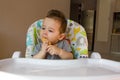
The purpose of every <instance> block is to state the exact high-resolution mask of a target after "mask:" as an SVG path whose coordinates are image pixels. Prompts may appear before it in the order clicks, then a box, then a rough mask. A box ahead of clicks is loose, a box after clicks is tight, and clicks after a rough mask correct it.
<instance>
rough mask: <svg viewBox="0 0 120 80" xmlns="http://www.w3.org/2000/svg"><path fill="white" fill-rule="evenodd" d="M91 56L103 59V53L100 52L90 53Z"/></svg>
mask: <svg viewBox="0 0 120 80" xmlns="http://www.w3.org/2000/svg"><path fill="white" fill-rule="evenodd" d="M90 58H93V59H101V55H100V53H99V52H92V54H91V55H90Z"/></svg>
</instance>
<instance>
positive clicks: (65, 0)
mask: <svg viewBox="0 0 120 80" xmlns="http://www.w3.org/2000/svg"><path fill="white" fill-rule="evenodd" d="M50 9H59V10H61V11H62V12H64V13H65V16H66V17H67V18H69V11H70V0H0V59H3V58H9V57H11V55H12V53H13V52H14V51H16V50H19V51H22V55H24V53H25V41H26V32H27V29H28V26H29V25H30V24H31V23H33V22H34V21H36V20H38V19H40V18H44V16H45V14H46V13H47V11H48V10H50Z"/></svg>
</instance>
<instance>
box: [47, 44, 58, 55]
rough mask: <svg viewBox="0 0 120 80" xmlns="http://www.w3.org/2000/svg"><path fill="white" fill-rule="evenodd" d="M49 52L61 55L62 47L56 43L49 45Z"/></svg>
mask: <svg viewBox="0 0 120 80" xmlns="http://www.w3.org/2000/svg"><path fill="white" fill-rule="evenodd" d="M47 52H49V53H50V54H51V55H54V54H55V55H59V53H60V48H58V47H57V46H54V45H48V47H47Z"/></svg>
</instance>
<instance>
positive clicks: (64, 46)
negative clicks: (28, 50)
mask: <svg viewBox="0 0 120 80" xmlns="http://www.w3.org/2000/svg"><path fill="white" fill-rule="evenodd" d="M57 47H59V48H61V49H63V50H65V51H67V52H72V49H71V46H70V44H69V43H68V41H67V40H62V41H59V42H58V43H57ZM41 48H42V42H41V41H40V42H39V44H37V45H36V46H35V49H34V52H33V54H31V56H33V55H35V54H37V53H38V52H39V51H40V50H41ZM46 59H61V58H60V57H59V56H58V55H54V56H52V55H50V54H49V53H47V54H46Z"/></svg>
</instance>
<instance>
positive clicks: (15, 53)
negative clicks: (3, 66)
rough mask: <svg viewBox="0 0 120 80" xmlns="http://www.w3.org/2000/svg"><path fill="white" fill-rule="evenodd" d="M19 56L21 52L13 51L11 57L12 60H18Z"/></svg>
mask: <svg viewBox="0 0 120 80" xmlns="http://www.w3.org/2000/svg"><path fill="white" fill-rule="evenodd" d="M20 56H21V51H15V52H14V53H13V55H12V58H20Z"/></svg>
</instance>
